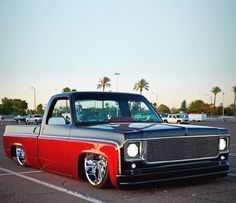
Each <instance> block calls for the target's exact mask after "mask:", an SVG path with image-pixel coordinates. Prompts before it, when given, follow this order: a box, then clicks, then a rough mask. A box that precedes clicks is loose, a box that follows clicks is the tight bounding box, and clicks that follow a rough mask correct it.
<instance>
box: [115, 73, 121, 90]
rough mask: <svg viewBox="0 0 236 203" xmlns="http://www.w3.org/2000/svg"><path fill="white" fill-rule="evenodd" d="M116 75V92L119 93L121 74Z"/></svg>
mask: <svg viewBox="0 0 236 203" xmlns="http://www.w3.org/2000/svg"><path fill="white" fill-rule="evenodd" d="M115 75H116V91H117V92H118V91H119V83H118V80H119V75H120V73H115Z"/></svg>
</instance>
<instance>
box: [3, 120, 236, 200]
mask: <svg viewBox="0 0 236 203" xmlns="http://www.w3.org/2000/svg"><path fill="white" fill-rule="evenodd" d="M194 124H197V125H208V126H219V127H225V128H227V129H228V130H229V131H230V134H231V143H230V157H229V158H230V164H231V171H230V173H229V175H228V176H227V177H226V178H223V179H218V180H211V181H204V182H203V181H201V182H184V183H181V182H180V183H168V184H165V185H150V186H139V187H136V188H126V189H117V188H108V189H103V190H99V189H95V188H93V187H92V186H90V184H88V183H87V182H84V181H81V180H74V179H70V178H66V177H62V176H58V175H55V174H51V173H47V172H44V171H40V170H36V169H33V168H29V167H27V168H24V167H20V166H19V165H17V164H16V163H15V162H13V161H12V160H10V159H8V158H6V156H5V154H4V151H3V144H2V134H3V131H4V124H2V125H1V126H0V202H44V203H45V202H145V203H147V202H181V203H182V202H235V199H236V122H224V123H223V122H220V121H211V122H209V121H208V122H200V123H199V122H198V123H194Z"/></svg>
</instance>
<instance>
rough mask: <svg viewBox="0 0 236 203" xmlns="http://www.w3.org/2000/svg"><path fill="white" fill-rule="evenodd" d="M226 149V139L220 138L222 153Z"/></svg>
mask: <svg viewBox="0 0 236 203" xmlns="http://www.w3.org/2000/svg"><path fill="white" fill-rule="evenodd" d="M226 147H227V142H226V138H220V141H219V150H220V151H223V150H226Z"/></svg>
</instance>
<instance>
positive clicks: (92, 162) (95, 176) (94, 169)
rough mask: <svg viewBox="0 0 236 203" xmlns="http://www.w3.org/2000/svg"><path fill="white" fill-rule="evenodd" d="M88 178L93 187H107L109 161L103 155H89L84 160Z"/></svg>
mask: <svg viewBox="0 0 236 203" xmlns="http://www.w3.org/2000/svg"><path fill="white" fill-rule="evenodd" d="M84 169H85V174H86V177H87V179H88V181H89V183H91V184H92V185H93V186H95V187H97V188H102V187H105V186H106V184H107V182H108V170H107V159H106V158H105V157H103V156H101V155H95V154H87V155H86V156H85V159H84Z"/></svg>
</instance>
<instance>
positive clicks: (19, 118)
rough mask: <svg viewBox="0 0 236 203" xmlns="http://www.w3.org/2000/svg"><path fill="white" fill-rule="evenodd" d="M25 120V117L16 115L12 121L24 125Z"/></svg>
mask: <svg viewBox="0 0 236 203" xmlns="http://www.w3.org/2000/svg"><path fill="white" fill-rule="evenodd" d="M26 118H27V116H21V115H18V116H16V117H14V120H15V121H16V122H17V123H18V124H20V123H25V122H26Z"/></svg>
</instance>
